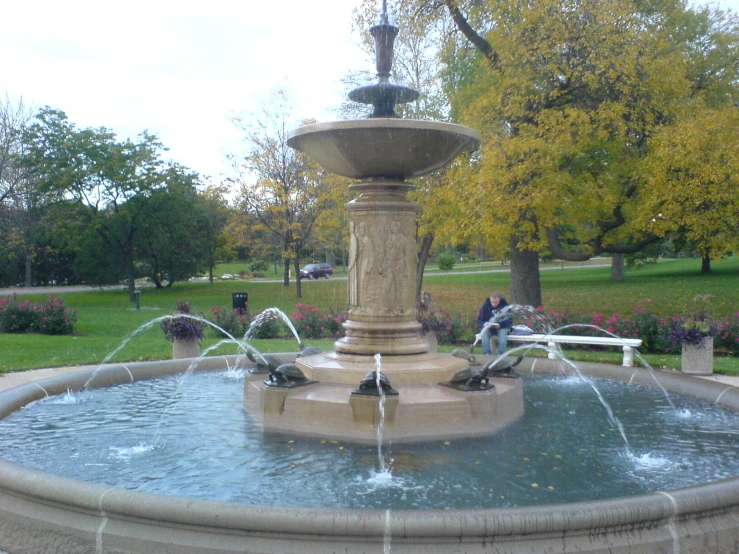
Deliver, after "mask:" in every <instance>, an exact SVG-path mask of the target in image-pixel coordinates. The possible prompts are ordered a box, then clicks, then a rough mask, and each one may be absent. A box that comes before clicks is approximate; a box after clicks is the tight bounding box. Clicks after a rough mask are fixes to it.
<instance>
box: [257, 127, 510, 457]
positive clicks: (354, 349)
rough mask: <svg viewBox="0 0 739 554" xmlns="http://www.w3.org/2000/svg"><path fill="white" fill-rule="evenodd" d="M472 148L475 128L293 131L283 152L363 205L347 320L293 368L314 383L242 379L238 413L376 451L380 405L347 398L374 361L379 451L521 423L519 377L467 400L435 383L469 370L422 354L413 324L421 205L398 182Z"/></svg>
mask: <svg viewBox="0 0 739 554" xmlns="http://www.w3.org/2000/svg"><path fill="white" fill-rule="evenodd" d="M478 142H479V135H478V134H477V133H476V132H475V131H473V130H472V129H468V128H466V127H461V126H459V125H453V124H449V123H438V122H430V121H414V120H402V119H391V118H387V119H385V118H380V119H369V120H360V121H338V122H335V123H319V124H315V125H308V126H305V127H301V128H299V129H296V130H295V131H293V133H292V134H291V138H290V139H289V140H288V144H290V145H291V146H293V147H294V148H297V149H299V150H302V151H304V152H306V153H307V154H309V155H310V156H311V157H313V158H314V159H315V160H316V161H317V162H318V163H319V164H320V165H322V166H324V167H326V168H327V169H329V170H331V171H334V172H336V173H339V174H340V175H344V176H347V177H353V178H357V179H360V180H359V182H357V183H355V184H353V185H351V188H352V190H355V191H357V192H358V193H359V196H358V197H357V198H356V199H354V200H352V201H351V202H349V203H348V204H347V205H346V208H347V211H348V212H349V226H350V248H349V266H348V286H347V296H348V297H347V301H348V305H349V314H348V318H347V321H346V323H345V324H344V328H345V337H343V338H342V339H339V340H337V341H336V342H335V343H334V348H335V351H333V352H328V353H324V354H318V355H314V356H309V357H301V358H298V359H297V360H296V361H295V365H296V366H297V367H298V368H299V369H300V370H301V371H302V372H303V374H304V375H305V377H306V378H307V379H309V380H311V381H317V383H315V384H312V385H307V386H303V387H299V388H295V389H291V390H289V391H283V392H281V393H277V392H275V391H273V390H269V387H266V386H265V385H264V384H263V379H264V376H249V377H248V378H247V380H246V384H245V391H244V392H245V394H244V406H245V409H246V410H247V411H248V412H250V413H252V414H254V415H255V416H256V417H257V418H258V419H259V420H260V422H261V423H262V425H263V427H264V429H265V431H267V432H277V433H286V434H299V435H308V436H318V437H323V438H331V439H337V440H338V439H341V440H350V441H354V442H360V443H370V444H373V443H376V441H377V427H378V421H377V417H376V412H377V410H376V405H377V404H378V399H376V398H375V399H369V400H368V399H366V398H361V399H356V398H353V397H352V392H353V391H354V390H356V389H357V387H358V386H359V384H360V381H362V380H363V379H364V378H365V376H366V375H367V374H368V373H370V372H372V371H375V369H376V367H375V366H376V360H375V355H376V354H380V364H381V371H382V373H383V374H384V375H385V376H386V377H387V378H388V380H389V381H390V383H391V384H392V387H393V388H394V389H395V390H397V391H398V393H399V394H398V396H396V397H388V401H389V402H390V403H391V407H390V408H389V411H388V412H386V418H385V420H384V422H383V432H382V440H383V442H389V441H393V442H396V443H397V442H418V441H429V440H438V439H440V438H444V439H448V438H459V437H473V436H482V435H489V434H491V433H494V432H496V431H497V430H498V429H500V428H501V427H502V426H504V425H506V424H508V423H510V422H511V421H513V420H515V419H517V418H518V417H520V416H521V415H523V392H522V383H521V381H520V380H519V379H515V378H514V379H510V378H500V379H494V380H493V383H494V384H495V387H494V388H492V389H490V390H484V391H483V390H479V391H474V392H462V391H460V390H455V389H453V388H450V387H447V386H443V384H444V383H448V382H449V381H451V380H452V378H453V377H454V376H455V375H456V374H457V373H458V372H459V371H463V370H466V369H468V367H469V362H468V361H467V360H465V359H461V358H457V357H453V356H450V355H447V354H441V353H437V352H429V347H428V342H427V341H426V340H425V339H424V338H423V337H422V336H421V324H420V323H418V321H417V320H416V302H415V301H416V298H415V285H416V271H417V270H416V214H417V212H418V205H417V204H416V203H415V202H412V201H411V200H409V199H408V198H407V197H406V194H407V193H408V192H409V191H410V190H412V189H413V188H414V185H412V184H411V183H408V182H406V181H405V178H406V177H409V176H417V175H423V174H425V173H428V172H430V171H434V170H435V169H438V168H440V167H442V166H444V165H446V164H447V163H448V162H449V161H450V160H451V159H453V158H454V157H456V156H457V155H458V154H459V153H461V152H462V151H464V150H467V149H470V148H473V147H475V146H476V145H477V144H478ZM391 398H392V400H391ZM386 407H387V404H386ZM390 414H391V415H392V417H388V416H389V415H390Z"/></svg>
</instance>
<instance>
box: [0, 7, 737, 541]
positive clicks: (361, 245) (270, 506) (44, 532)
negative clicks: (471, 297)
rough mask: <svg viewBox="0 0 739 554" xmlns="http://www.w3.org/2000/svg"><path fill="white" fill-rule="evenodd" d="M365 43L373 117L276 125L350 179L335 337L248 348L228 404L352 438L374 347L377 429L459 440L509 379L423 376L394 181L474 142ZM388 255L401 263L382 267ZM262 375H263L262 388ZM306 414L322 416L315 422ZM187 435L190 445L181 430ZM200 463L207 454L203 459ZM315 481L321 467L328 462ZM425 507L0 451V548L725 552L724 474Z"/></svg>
mask: <svg viewBox="0 0 739 554" xmlns="http://www.w3.org/2000/svg"><path fill="white" fill-rule="evenodd" d="M383 13H385V10H383ZM393 29H394V28H393V27H392V26H388V25H387V21H386V20H385V21H383V22H381V25H380V26H379V29H378V28H375V29H374V30H373V34H375V36H376V37H377V35H381V36H388V37H391V36H392V37H394V34H395V33H396V32H397V31H396V30H393ZM383 33H385V35H383ZM380 42H381V44H380V45H379V46H380V48H378V73H380V83H379V85H377V86H375V88H374V89H373V88H372V87H369V88H366V87H365V88H363V89H358V90H357V91H355V92H354V93H353V97H354V99H356V100H359V101H363V100H369V103H370V104H372V105H373V106H374V108H375V112H374V113H375V114H376V117H373V118H370V119H368V120H364V121H353V122H337V123H329V124H318V125H311V126H307V127H303V128H301V129H298V130H297V131H295V132H294V134H293V138H292V139H291V140H292V144H293V145H294V146H295V147H297V148H300V149H301V150H304V151H306V152H308V153H309V154H310V155H312V156H314V157H315V158H316V159H317V160H318V161H319V162H321V163H322V164H324V166H325V167H327V168H329V169H332V170H334V171H336V172H337V173H340V174H342V175H347V176H350V177H353V178H356V179H358V180H359V182H358V183H357V184H355V185H352V187H353V188H354V189H355V190H357V191H358V192H359V193H360V196H359V197H358V198H357V199H356V200H354V201H353V202H351V203H350V204H349V206H348V209H349V213H350V216H351V227H352V249H351V263H352V266H351V273H350V280H349V305H350V317H349V321H348V322H347V326H346V331H347V332H346V338H345V339H342V340H341V341H338V342H337V343H336V349H335V352H332V353H327V354H325V355H312V356H305V357H301V358H299V359H297V360H295V362H296V363H295V366H294V367H291V368H290V367H288V368H285V367H284V366H282V365H278V364H279V363H280V362H282V361H286V360H287V359H290V360H292V359H293V358H294V355H288V356H275V357H274V359H273V357H271V356H270V357H269V358H268V357H266V356H265V358H264V359H262V360H261V363H257V362H255V367H261V368H262V369H263V370H264V371H267V372H268V375H269V378H266V375H265V374H262V375H258V374H252V375H251V376H250V377H249V378H248V379H247V383H246V385H245V386H246V394H245V405H246V407H247V409H248V410H249V411H251V412H252V413H254V414H255V415H256V417H257V418H258V419H260V420H261V421H262V423H263V424H264V427H265V428H266V429H268V430H275V431H283V432H295V433H305V434H326V435H331V437H332V438H341V437H346V438H350V439H352V440H357V441H367V442H371V440H370V439H368V438H367V437H370V436H371V437H372V438H374V435H373V434H372V433H373V429H374V426H375V424H376V423H377V421H376V418H377V415H378V413H377V408H378V406H379V404H380V403H379V401H378V399H377V397H373V396H372V395H369V396H365V395H362V394H354V395H353V394H352V393H353V392H354V391H355V390H357V389H361V388H362V386H365V385H366V384H367V381H368V379H366V378H365V376H366V374H367V373H369V372H371V371H372V369H374V367H375V366H374V363H375V359H374V354H377V353H379V354H381V356H382V372H383V373H384V374H385V375H386V378H387V382H388V383H392V390H395V391H397V392H398V394H397V395H392V394H390V392H391V390H390V385H387V386H385V385H384V382H383V381H382V380H379V381H380V384H381V385H383V386H382V387H380V389H381V390H382V391H383V392H385V393H387V394H386V396H387V398H386V399H387V400H388V401H389V403H390V405H389V406H386V408H387V413H386V416H387V419H388V421H387V422H386V423H387V428H386V434H385V436H386V437H389V438H393V439H395V438H396V437H397V438H400V439H401V440H413V439H414V437H421V438H424V437H429V436H431V434H433V436H434V438H437V439H439V438H441V437H444V436H454V434H455V433H457V432H459V433H460V434H462V435H467V436H470V435H475V434H483V433H489V432H491V426H495V425H502V424H503V423H504V422H505V417H506V411H508V412H509V413H512V414H513V416H511V417H515V414H516V410H520V404H518V403H517V399H518V398H520V395H521V389H520V383H519V381H520V380H518V379H505V378H501V379H497V378H492V379H491V380H492V382H493V383H494V384H495V387H494V388H492V389H487V387H481V390H477V391H473V392H464V391H461V390H456V389H454V388H452V387H450V386H439V384H438V383H446V384H450V382H452V381H453V380H455V376H456V377H457V378H458V376H459V375H460V372H464V371H465V370H466V369H468V368H467V366H466V362H463V361H461V360H459V359H450V357H446V356H441V355H438V354H434V353H430V352H428V348H427V346H426V344H425V341H424V340H423V338H422V337H421V336H420V333H419V331H420V329H419V325H418V323H417V322H416V321H415V314H414V310H413V306H414V302H413V301H414V298H413V294H412V291H413V288H412V283H413V282H414V272H415V259H414V257H413V256H411V255H410V253H409V251H411V250H412V249H411V245H412V244H413V235H414V233H413V229H414V217H415V213H416V209H417V208H416V206H415V205H414V204H413V203H412V202H409V201H408V200H407V199H406V198H405V192H407V191H408V190H409V189H410V188H412V185H410V184H408V183H407V182H406V181H405V179H406V178H408V177H412V176H415V175H422V174H423V173H425V172H428V171H433V170H434V169H436V168H439V167H442V166H443V165H444V164H445V163H447V162H449V161H450V160H451V159H452V158H454V156H456V155H457V154H458V153H459V152H461V151H463V150H465V149H469V148H474V147H475V146H476V145H477V141H478V140H479V138H478V137H477V134H476V133H475V132H474V131H472V130H470V129H466V128H464V127H459V126H456V125H448V124H442V123H432V122H420V121H409V120H402V119H398V118H395V117H392V115H393V113H394V109H393V106H394V102H395V103H397V102H399V101H403V100H405V101H408V100H409V99H412V98H413V92H412V91H410V89H407V88H395V87H394V86H393V85H390V84H389V83H388V80H387V73H389V69H390V64H389V62H388V61H387V60H391V59H392V56H391V55H388V53H387V52H388V50H387V49H384V48H386V45H387V41H385V39H383V40H381V41H380ZM389 50H390V51H391V48H389ZM383 52H384V53H383ZM380 61H382V65H381V64H380V63H379V62H380ZM382 68H386V69H384V70H383V69H382ZM383 79H384V80H383ZM392 91H395V92H392ZM401 137H405V138H401ZM406 141H408V142H407V143H406ZM400 152H403V155H399V153H400ZM427 154H428V156H427ZM373 160H374V161H373ZM373 241H374V242H373ZM390 266H392V267H394V268H395V269H398V268H400V271H396V272H394V273H392V274H391V273H388V272H387V269H386V268H387V267H390ZM242 361H243V358H242V357H231V358H222V357H208V358H204V359H202V360H199V361H198V363H197V369H198V371H207V370H213V371H217V370H219V369H223V368H225V367H229V368H230V367H234V365H236V364H238V363H240V362H242ZM191 363H192V361H191V360H174V361H173V360H167V361H161V362H134V363H125V364H112V365H109V366H105V367H101V368H91V369H88V370H87V371H81V372H75V373H71V374H69V375H62V374H59V375H55V376H52V377H50V378H48V379H45V380H42V381H39V382H34V383H29V384H26V385H23V386H20V387H16V388H13V389H10V390H7V391H4V392H0V419H3V418H5V417H6V416H9V415H10V414H13V413H14V412H17V411H19V410H20V409H21V408H23V407H24V406H27V405H28V404H31V403H33V402H36V401H39V400H42V399H45V398H49V397H54V396H59V395H64V394H66V393H68V391H70V390H72V391H75V390H82V389H85V388H87V385H88V384H91V386H92V387H93V388H98V387H101V388H102V387H112V386H114V385H120V386H126V385H127V384H130V383H134V382H137V381H141V380H148V379H152V378H155V377H162V376H165V375H170V374H181V373H182V372H185V371H186V370H188V368H189V367H191ZM521 366H522V367H520V368H519V370H520V371H527V372H532V373H534V372H536V373H539V372H545V373H555V374H560V373H561V371H562V368H561V367H559V365H558V364H556V363H555V362H554V361H553V360H547V359H537V360H532V359H527V360H525V361H524V362H523V363H522V364H521ZM280 367H282V368H283V369H282V370H280V371H278V370H279V368H280ZM580 369H581V371H582V372H583V374H586V375H588V376H590V377H596V378H603V379H609V380H614V381H622V382H624V383H628V384H629V386H630V387H631V386H634V385H642V386H644V387H654V386H655V381H658V382H659V385H660V386H664V387H665V388H666V389H667V390H669V391H670V392H675V393H685V394H690V395H693V396H696V397H699V398H702V399H705V400H706V401H709V402H711V403H713V404H715V405H716V406H719V407H725V408H728V409H731V410H733V411H739V388H735V387H732V386H729V385H723V384H721V383H718V382H712V381H708V380H703V379H697V378H695V377H690V376H686V375H680V374H676V373H673V372H668V371H664V372H662V371H660V372H657V374H656V376H655V375H652V374H651V373H650V372H647V371H645V370H642V369H637V368H624V367H620V366H605V365H602V364H581V368H580ZM93 378H94V379H93ZM265 380H266V381H268V382H270V383H272V385H266V384H264V381H265ZM312 381H317V382H312ZM0 388H2V387H0ZM213 398H214V399H217V400H214V402H217V401H219V400H220V398H218V397H213ZM393 398H395V399H396V400H393ZM209 401H210V397H209ZM393 402H395V406H394V408H393V407H392V403H393ZM208 407H209V406H208V405H207V404H206V405H203V406H202V409H204V410H207V409H208ZM133 409H134V408H132V410H133ZM121 415H122V416H125V417H127V416H128V415H129V414H126V413H124V414H121ZM309 415H310V416H312V417H311V418H309V417H308V416H309ZM117 416H118V414H116V417H117ZM332 417H335V418H336V421H332V420H331V418H332ZM300 418H304V419H305V420H306V423H305V424H303V423H301V422H300V421H299V420H300ZM321 426H325V427H326V430H323V429H320V430H319V429H318V428H319V427H321ZM188 431H189V430H188ZM232 431H233V430H231V431H230V432H232ZM224 432H225V431H224ZM728 432H733V430H729V431H728ZM192 434H193V436H194V440H195V441H197V440H198V435H197V431H196V430H193V432H192ZM285 442H286V443H290V442H292V441H291V440H286V441H285ZM316 442H318V441H316ZM322 442H325V441H322ZM444 444H446V442H445V443H444ZM234 447H235V449H234V451H233V453H232V456H233V457H234V458H235V459H237V463H239V464H242V463H243V461H244V459H243V458H244V452H243V445H242V443H241V441H240V440H235V441H234ZM450 448H453V446H452V447H450ZM299 455H301V456H302V453H299ZM334 456H336V455H335V454H334ZM212 461H213V460H212V458H210V459H207V463H212ZM290 471H291V469H287V468H286V467H284V466H280V467H273V468H270V471H269V475H270V478H271V479H277V480H280V479H282V478H283V477H285V476H286V474H289V473H290ZM225 473H226V472H224V474H223V477H224V478H225V477H226V474H225ZM327 473H330V472H327ZM150 477H151V476H150ZM254 477H255V479H260V478H264V476H259V475H255V476H254ZM331 478H335V476H333V475H327V479H329V480H330V479H331ZM193 481H197V477H196V476H195V477H193ZM297 486H299V485H297ZM348 486H349V487H350V488H351V489H352V491H353V490H354V489H353V487H354V486H355V484H354V483H353V482H348ZM459 486H460V487H469V486H470V483H469V482H465V483H460V484H459ZM172 494H178V493H177V492H176V491H173V492H172ZM428 508H429V507H428V506H425V505H424V506H420V507H419V509H399V510H398V509H395V510H394V509H390V508H387V509H341V508H331V507H327V508H301V507H286V506H281V505H279V502H276V503H275V502H274V498H272V497H270V499H266V500H265V501H264V502H260V503H259V504H258V505H257V504H235V503H231V502H218V501H208V500H196V499H194V498H186V497H183V496H173V495H170V494H149V493H145V492H140V491H138V490H127V489H123V488H119V487H116V486H111V485H110V484H101V483H92V482H86V481H80V480H78V479H72V478H67V477H61V476H59V475H54V474H51V473H46V472H44V471H39V470H36V469H31V468H30V467H24V466H22V465H18V464H16V463H13V462H10V461H8V460H6V459H3V458H0V550H2V551H7V552H9V553H10V554H20V553H23V554H39V553H42V552H44V553H45V552H48V553H64V554H85V553H89V552H96V553H101V554H123V553H142V552H158V553H172V554H174V553H177V554H204V553H212V554H225V553H231V552H233V553H236V552H240V553H244V552H254V553H256V552H260V553H268V552H270V553H278V552H280V553H284V552H306V553H310V552H316V553H318V552H321V553H323V552H339V551H340V552H346V553H352V554H354V553H356V554H359V553H368V552H377V553H380V552H384V553H387V552H393V553H407V554H410V553H416V552H467V553H475V554H490V553H499V554H502V553H504V552H505V553H524V552H552V553H570V552H591V553H606V552H607V553H610V554H613V553H616V552H618V553H622V554H625V553H632V554H637V553H638V554H641V553H657V552H659V553H673V554H679V553H686V552H694V553H699V552H700V553H703V552H713V553H717V554H733V553H736V552H737V551H739V477H736V476H733V477H732V476H730V477H728V478H725V479H722V480H720V481H714V482H707V483H698V484H696V485H693V486H690V487H683V488H680V489H673V490H662V491H655V492H650V493H648V494H640V495H636V496H626V497H621V498H614V499H610V500H601V501H593V500H588V499H587V498H583V499H582V501H579V502H576V503H565V504H546V505H534V506H513V507H510V506H508V507H502V508H483V507H477V508H475V509H469V510H467V509H444V510H441V509H440V510H435V509H428Z"/></svg>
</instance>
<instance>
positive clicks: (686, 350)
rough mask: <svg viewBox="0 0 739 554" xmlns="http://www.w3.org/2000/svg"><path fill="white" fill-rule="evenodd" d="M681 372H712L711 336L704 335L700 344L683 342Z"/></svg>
mask: <svg viewBox="0 0 739 554" xmlns="http://www.w3.org/2000/svg"><path fill="white" fill-rule="evenodd" d="M682 372H683V373H689V374H691V375H711V374H712V373H713V337H706V338H705V339H703V343H702V344H689V343H683V358H682Z"/></svg>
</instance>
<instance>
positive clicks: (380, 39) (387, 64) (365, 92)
mask: <svg viewBox="0 0 739 554" xmlns="http://www.w3.org/2000/svg"><path fill="white" fill-rule="evenodd" d="M399 31H400V29H399V28H398V27H396V26H395V25H392V24H391V23H390V20H389V18H388V15H387V0H383V1H382V12H380V22H379V23H378V24H377V25H373V26H372V27H370V33H371V34H372V37H373V38H374V39H375V66H376V67H377V78H378V80H379V82H378V83H377V84H375V85H367V86H363V87H359V88H356V89H354V90H353V91H351V92H350V93H349V98H350V99H351V100H354V101H355V102H361V103H362V104H372V105H373V106H374V110H373V112H372V114H371V115H370V116H369V117H371V118H372V117H398V115H397V114H396V113H395V104H404V103H406V102H413V101H414V100H416V99H417V98H418V97H419V96H420V94H419V92H418V91H417V90H416V89H413V88H410V87H406V86H404V85H397V84H393V83H390V70H391V69H392V67H393V44H394V43H395V37H396V36H398V32H399Z"/></svg>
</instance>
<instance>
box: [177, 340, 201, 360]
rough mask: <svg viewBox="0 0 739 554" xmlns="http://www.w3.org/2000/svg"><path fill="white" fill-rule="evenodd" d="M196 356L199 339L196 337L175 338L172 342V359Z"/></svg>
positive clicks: (198, 350)
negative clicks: (187, 338) (188, 338)
mask: <svg viewBox="0 0 739 554" xmlns="http://www.w3.org/2000/svg"><path fill="white" fill-rule="evenodd" d="M198 356H200V341H199V340H198V339H191V340H178V339H175V340H174V341H173V342H172V359H174V360H179V359H180V358H197V357H198Z"/></svg>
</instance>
